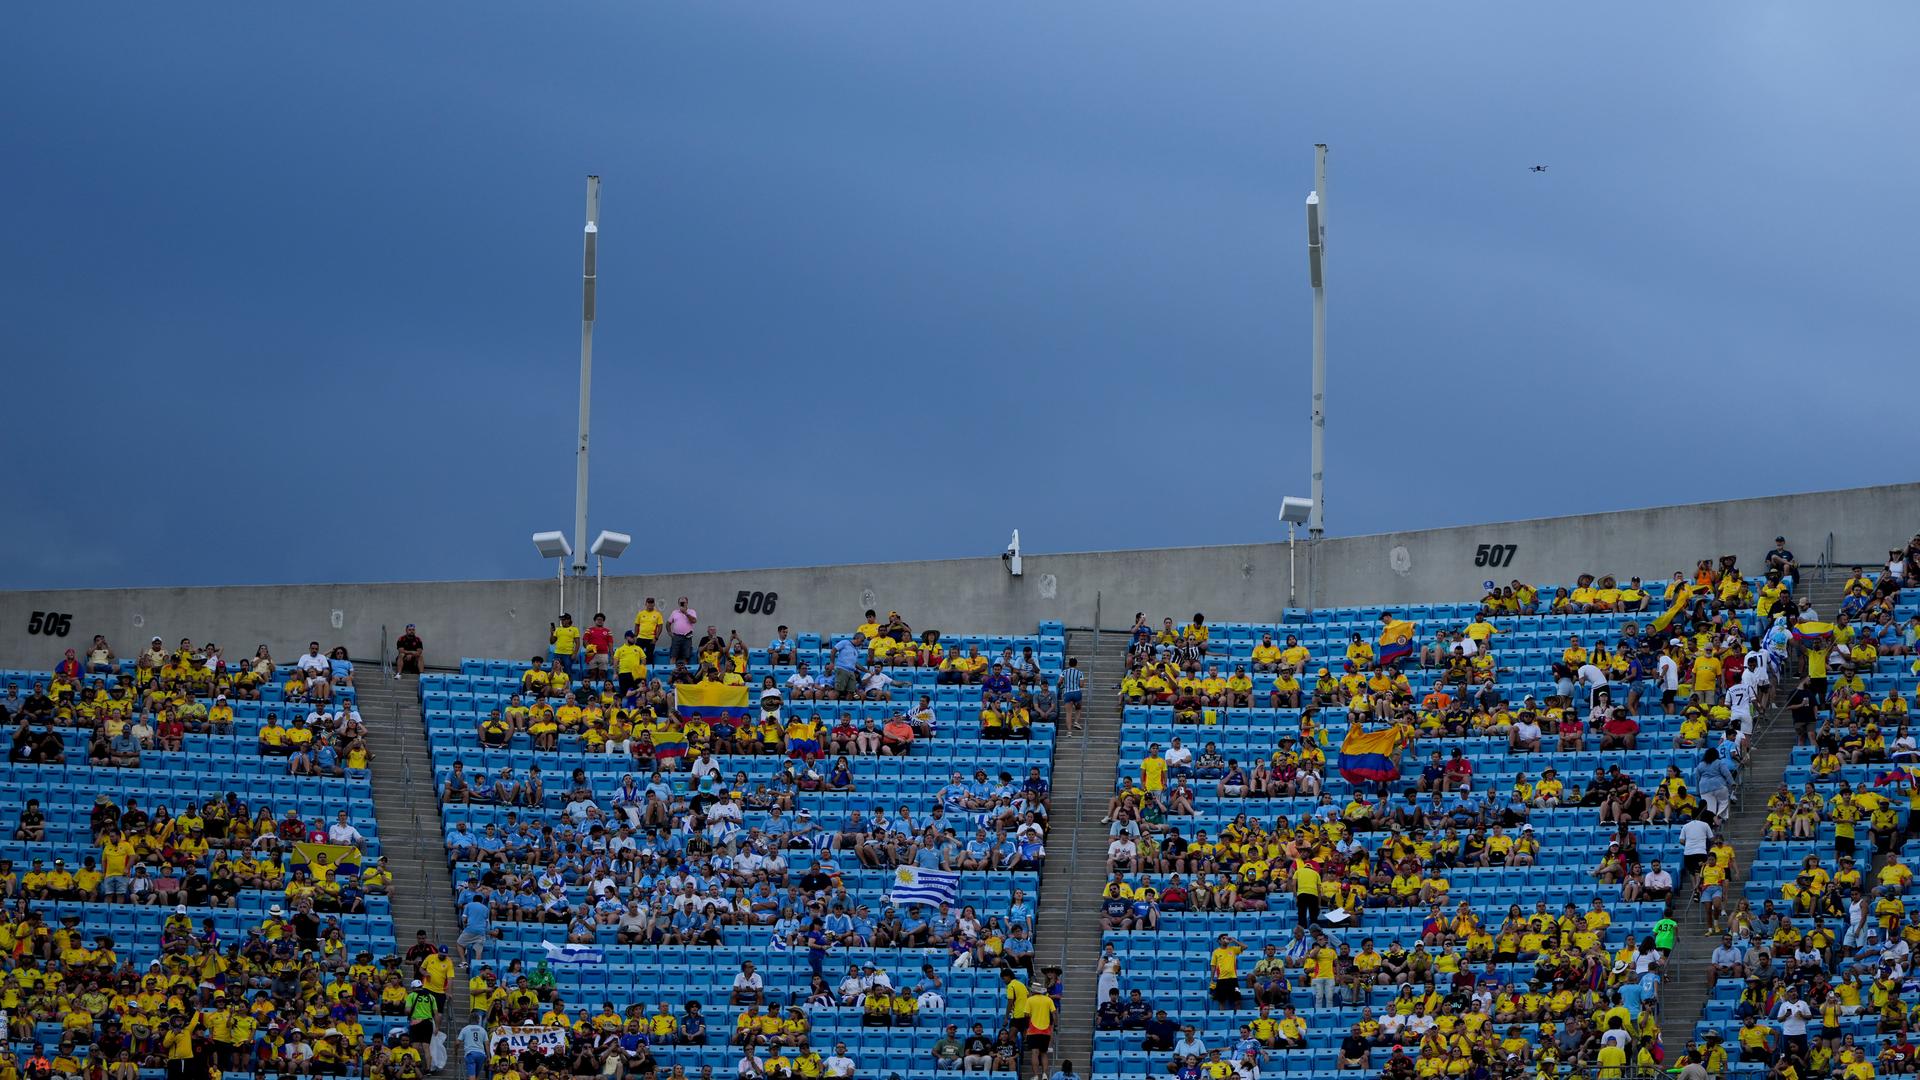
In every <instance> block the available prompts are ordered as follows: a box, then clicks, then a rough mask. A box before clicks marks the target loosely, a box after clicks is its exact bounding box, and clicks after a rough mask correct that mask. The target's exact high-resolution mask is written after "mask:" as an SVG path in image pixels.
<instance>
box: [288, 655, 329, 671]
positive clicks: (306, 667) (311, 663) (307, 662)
mask: <svg viewBox="0 0 1920 1080" xmlns="http://www.w3.org/2000/svg"><path fill="white" fill-rule="evenodd" d="M293 666H294V667H297V668H299V669H300V670H301V671H317V672H319V673H321V674H322V675H325V674H327V673H328V672H331V671H332V670H333V664H332V662H330V661H329V660H328V659H327V658H326V657H324V656H316V655H314V654H313V653H303V654H302V655H301V657H300V659H298V660H296V661H294V665H293Z"/></svg>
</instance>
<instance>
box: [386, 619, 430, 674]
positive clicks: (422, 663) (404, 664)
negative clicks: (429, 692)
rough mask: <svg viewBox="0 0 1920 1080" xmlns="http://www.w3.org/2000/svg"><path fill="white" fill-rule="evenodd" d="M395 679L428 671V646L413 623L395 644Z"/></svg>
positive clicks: (408, 625) (409, 624)
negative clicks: (415, 629)
mask: <svg viewBox="0 0 1920 1080" xmlns="http://www.w3.org/2000/svg"><path fill="white" fill-rule="evenodd" d="M393 650H394V651H393V677H394V678H396V679H397V678H399V677H400V676H402V675H409V674H410V675H418V674H420V673H421V672H423V671H425V670H427V645H426V643H425V642H423V641H421V640H420V635H419V634H418V633H416V632H415V631H414V627H413V624H412V623H408V624H407V628H406V630H405V631H403V632H402V633H401V634H400V637H399V638H398V639H396V640H395V641H394V643H393Z"/></svg>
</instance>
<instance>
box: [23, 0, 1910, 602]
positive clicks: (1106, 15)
mask: <svg viewBox="0 0 1920 1080" xmlns="http://www.w3.org/2000/svg"><path fill="white" fill-rule="evenodd" d="M103 10H104V11H111V12H112V14H111V15H108V14H104V13H103ZM350 11H351V13H350ZM1917 37H1920V8H1916V7H1914V6H1913V5H1911V4H1906V3H1881V4H1861V5H1840V6H1834V5H1808V4H1788V3H1775V4H1763V3H1731V2H1728V3H1701V4H1680V5H1676V4H1645V5H1638V6H1634V5H1629V6H1626V7H1621V6H1617V5H1616V6H1611V7H1605V8H1569V7H1567V6H1565V5H1542V4H1535V3H1524V4H1523V3H1511V4H1477V5H1471V6H1467V7H1462V6H1459V5H1434V4H1414V3H1402V4H1390V3H1370V4H1319V5H1296V4H1285V5H1283V4H1272V3H1248V4H1222V3H1215V4H1207V5H1199V6H1189V5H1178V6H1170V5H1166V4H1154V3H1100V4H1090V3H1057V4H1044V5H985V6H983V5H977V4H966V5H952V4H950V5H925V4H908V5H901V4H877V3H858V4H855V3H845V4H753V5H742V4H729V3H698V4H693V3H649V4H631V3H606V4H572V5H531V4H528V5H518V6H507V5H500V4H489V3H460V4H404V5H383V6H379V7H376V8H359V9H341V8H338V7H337V6H334V5H296V6H293V7H289V6H287V5H240V6H234V5H223V6H219V7H213V6H202V7H199V8H197V9H192V10H189V9H182V8H181V7H180V6H178V5H155V4H121V5H117V6H115V7H111V8H108V9H101V8H97V7H94V6H89V5H82V6H75V5H61V4H37V5H27V6H25V7H22V8H21V9H19V10H18V11H16V12H14V14H13V18H12V19H11V20H10V25H9V32H8V33H7V34H6V35H5V40H4V42H0V100H4V101H5V102H6V103H7V104H6V106H5V109H4V111H3V112H0V163H4V166H3V167H0V207H4V210H0V213H3V214H4V216H5V221H6V226H5V247H4V250H5V253H6V254H5V258H4V259H3V260H0V356H4V371H5V375H6V377H5V383H4V385H5V386H6V389H7V391H8V406H9V407H8V409H7V411H6V422H5V424H4V425H0V450H3V451H4V453H5V456H6V458H7V460H8V461H9V463H10V465H11V473H12V476H13V481H12V482H11V483H10V484H9V485H8V498H7V500H6V502H7V505H8V508H9V515H8V517H9V523H8V525H9V527H7V528H6V529H4V530H0V585H5V586H9V587H30V586H56V585H60V586H66V585H114V584H199V583H216V582H274V581H328V580H391V579H409V578H460V577H516V576H534V575H538V574H541V573H543V572H545V569H546V568H545V567H543V565H542V564H541V563H540V562H539V561H538V559H537V558H536V557H535V556H534V554H533V552H532V549H531V547H530V546H529V544H528V543H527V539H526V538H527V535H528V534H529V533H531V532H533V531H535V530H538V529H542V528H561V529H565V530H568V531H569V532H570V531H571V528H572V520H573V457H572V448H573V432H574V409H575V394H576V372H577V367H576V364H577V320H578V302H579V301H578V288H579V286H578V279H577V274H578V269H577V268H578V265H579V240H580V237H579V226H580V215H581V198H582V177H583V176H584V174H586V173H588V172H599V173H601V174H602V175H603V176H604V177H605V190H604V196H603V203H604V206H603V219H604V224H603V232H602V237H603V247H602V259H601V278H600V280H601V283H602V284H601V293H600V298H601V304H600V322H599V327H598V333H597V350H596V361H597V362H596V379H595V402H596V405H595V427H596V432H595V442H594V449H595V457H594V470H593V476H594V512H593V515H592V521H591V522H590V529H591V530H598V529H600V528H615V529H625V530H627V531H630V532H633V533H634V534H636V538H637V546H636V549H635V551H634V552H632V553H631V554H629V556H628V557H627V558H626V559H625V560H624V561H623V563H622V566H621V569H622V570H624V571H628V572H636V571H641V570H646V569H661V570H666V569H704V568H726V567H735V566H757V565H794V564H810V563H829V562H848V561H866V560H890V559H917V558H926V557H938V556H954V555H975V554H991V553H994V552H997V551H998V550H999V547H1000V545H1002V544H1003V543H1004V542H1005V538H1006V534H1007V531H1008V529H1010V528H1012V527H1016V526H1017V527H1019V528H1020V529H1021V530H1022V534H1023V538H1024V539H1025V541H1026V543H1027V546H1028V548H1029V550H1032V551H1063V550H1085V549H1094V548H1120V547H1140V546H1159V545H1180V544H1208V543H1226V542H1240V541H1251V540H1260V539H1267V538H1273V537H1275V536H1276V535H1277V534H1278V531H1277V527H1276V525H1275V523H1274V520H1273V518H1274V512H1275V509H1276V508H1277V505H1278V503H1279V499H1280V497H1281V496H1282V495H1284V494H1292V493H1299V494H1304V493H1305V491H1304V489H1305V487H1306V472H1307V415H1308V403H1307V395H1308V367H1307V343H1308V293H1307V288H1306V281H1305V277H1306V271H1305V258H1304V253H1303V250H1302V244H1303V234H1304V226H1303V224H1302V216H1301V200H1302V198H1303V197H1304V196H1305V194H1306V192H1307V189H1308V188H1309V187H1310V186H1311V183H1312V172H1311V164H1312V159H1311V145H1312V143H1314V142H1315V141H1325V142H1328V143H1330V144H1332V146H1333V156H1332V164H1331V176H1330V181H1329V188H1330V189H1331V190H1330V191H1329V225H1330V235H1329V254H1328V276H1329V288H1328V294H1329V311H1330V320H1329V321H1330V331H1329V355H1330V363H1329V368H1330V376H1329V390H1328V395H1329V398H1328V400H1329V415H1330V421H1329V438H1328V444H1329V462H1330V464H1329V470H1328V486H1329V491H1330V493H1331V497H1330V499H1329V505H1328V511H1327V522H1328V526H1329V531H1330V532H1332V533H1335V534H1352V533H1364V532H1376V531H1382V530H1388V529H1395V528H1418V527H1426V526H1433V525H1443V524H1455V523H1465V522H1472V521H1481V520H1490V519H1501V518H1510V517H1532V516H1540V515H1551V514H1560V513H1569V512H1579V511H1588V510H1595V509H1606V508H1611V507H1626V506H1640V505H1652V504H1659V503H1669V502H1689V501H1696V500H1707V499H1716V498H1726V497H1737V496H1748V495H1759V494H1767V493H1772V492H1778V491H1790V490H1805V489H1816V488H1823V487H1838V486H1852V485H1857V484H1868V483H1881V482H1890V481H1895V480H1910V479H1912V478H1913V477H1914V475H1915V473H1914V469H1913V465H1912V462H1913V459H1914V454H1915V446H1916V439H1915V437H1914V435H1913V430H1914V427H1913V420H1912V417H1911V409H1910V407H1909V405H1908V404H1907V403H1908V402H1910V401H1911V400H1912V393H1913V391H1912V385H1913V383H1912V380H1913V372H1914V371H1915V370H1916V367H1915V361H1914V345H1913V342H1914V337H1915V334H1914V329H1915V328H1914V315H1913V313H1914V307H1913V297H1914V295H1915V294H1916V284H1917V283H1916V280H1915V278H1916V274H1915V270H1914V259H1913V254H1912V253H1913V251H1914V250H1915V249H1916V247H1920V210H1916V200H1915V198H1914V196H1913V191H1914V189H1915V184H1916V171H1920V170H1917V169H1916V166H1920V150H1916V142H1915V140H1914V138H1913V134H1914V130H1915V129H1914V127H1913V114H1914V106H1915V103H1916V101H1920V68H1917V67H1916V66H1915V65H1914V64H1913V63H1912V53H1911V48H1912V42H1913V41H1914V40H1916V38H1917ZM1534 162H1546V163H1549V164H1550V165H1551V166H1552V168H1551V171H1550V172H1548V173H1546V174H1544V175H1536V174H1533V173H1530V172H1528V171H1527V166H1528V165H1530V164H1532V163H1534ZM1896 389H1897V390H1898V391H1899V393H1900V397H1899V398H1898V400H1896V398H1895V391H1896Z"/></svg>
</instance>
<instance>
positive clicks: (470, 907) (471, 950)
mask: <svg viewBox="0 0 1920 1080" xmlns="http://www.w3.org/2000/svg"><path fill="white" fill-rule="evenodd" d="M486 893H487V890H486V889H485V888H482V889H481V890H480V893H479V895H477V896H475V897H474V898H473V899H471V900H469V901H467V904H466V906H465V907H464V908H462V909H461V911H460V920H461V921H460V936H459V937H458V938H457V939H455V943H456V944H457V945H459V947H460V962H461V963H466V962H468V957H469V954H471V957H472V963H473V965H474V966H476V967H477V966H479V964H480V954H481V953H482V952H483V951H485V949H486V947H487V932H488V931H489V930H491V929H492V928H493V913H492V911H491V910H489V909H488V907H487V897H486Z"/></svg>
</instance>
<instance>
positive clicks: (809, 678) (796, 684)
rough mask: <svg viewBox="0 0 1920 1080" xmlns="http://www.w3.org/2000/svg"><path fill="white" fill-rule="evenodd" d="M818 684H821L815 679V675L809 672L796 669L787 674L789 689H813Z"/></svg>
mask: <svg viewBox="0 0 1920 1080" xmlns="http://www.w3.org/2000/svg"><path fill="white" fill-rule="evenodd" d="M818 685H820V684H819V683H817V682H815V681H814V678H813V675H812V674H810V673H809V672H805V671H796V672H794V673H793V674H791V675H789V676H787V686H788V688H789V689H793V690H811V689H813V688H814V687H816V686H818Z"/></svg>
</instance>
